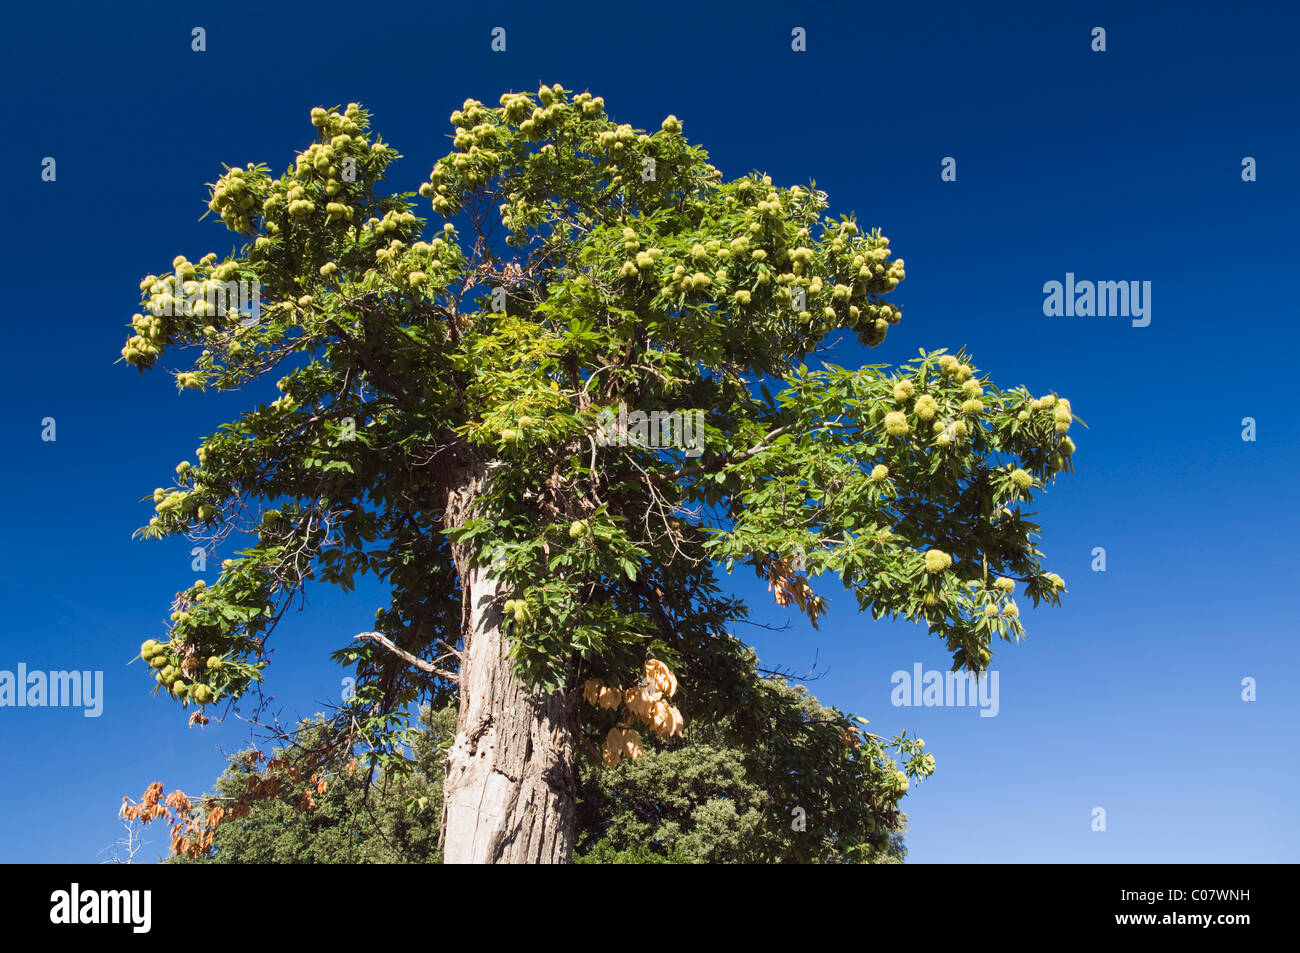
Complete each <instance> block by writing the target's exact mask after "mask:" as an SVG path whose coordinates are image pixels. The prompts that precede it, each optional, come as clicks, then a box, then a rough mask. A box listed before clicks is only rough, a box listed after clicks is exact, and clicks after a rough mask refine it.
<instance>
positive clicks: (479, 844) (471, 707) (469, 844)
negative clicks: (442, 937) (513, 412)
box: [442, 466, 576, 864]
mask: <svg viewBox="0 0 1300 953" xmlns="http://www.w3.org/2000/svg"><path fill="white" fill-rule="evenodd" d="M487 473H488V471H487V469H486V467H483V466H474V467H471V468H470V469H469V472H468V474H467V476H466V478H465V479H464V480H463V481H462V482H461V483H460V485H459V486H458V487H456V488H455V489H454V490H453V491H452V493H451V494H450V495H449V498H448V508H447V515H448V517H449V518H450V520H451V522H452V523H453V525H459V524H461V523H463V522H464V521H465V520H466V519H469V518H470V517H472V516H473V515H474V514H475V513H476V512H477V509H478V506H479V501H480V500H481V498H482V494H483V490H484V487H485V486H486V480H487ZM455 559H456V567H457V572H458V573H459V575H460V579H461V585H462V593H463V597H464V605H465V615H464V621H463V623H462V625H463V636H464V645H463V647H462V650H461V665H460V714H459V716H458V718H457V721H456V739H455V742H454V743H453V745H452V748H451V751H450V753H449V755H448V761H447V777H446V781H445V783H444V787H443V820H442V839H443V857H444V860H445V862H446V863H449V864H464V863H470V864H500V863H506V864H509V863H534V864H537V863H541V864H547V863H568V862H569V860H570V859H571V857H572V854H573V838H574V825H575V818H576V804H575V787H574V778H573V730H572V725H573V714H574V713H573V710H572V709H573V705H572V700H571V699H570V698H569V696H568V694H567V693H566V692H565V691H563V690H562V691H559V692H555V693H550V694H547V693H544V692H532V691H529V690H528V688H527V687H526V686H525V685H524V684H523V683H522V682H521V681H520V680H519V679H518V678H517V677H516V675H515V673H514V669H513V666H512V665H511V662H510V659H509V643H508V640H507V638H506V636H505V633H504V632H503V631H502V623H503V610H502V602H503V601H504V600H505V593H503V592H502V588H501V583H500V581H499V580H498V579H497V578H496V577H495V576H494V575H493V574H492V571H491V568H490V567H488V566H481V565H473V564H472V562H471V559H470V554H469V552H468V551H461V550H460V549H459V548H457V550H456V552H455Z"/></svg>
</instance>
